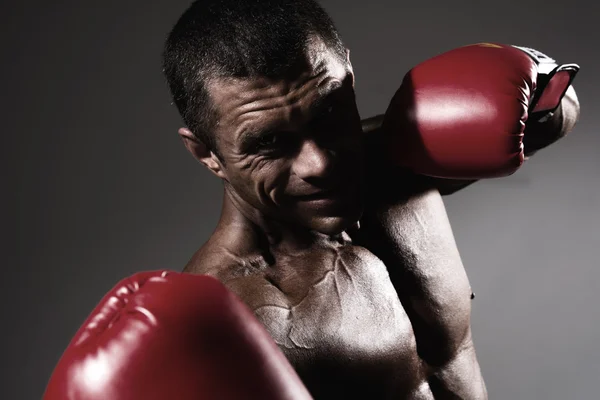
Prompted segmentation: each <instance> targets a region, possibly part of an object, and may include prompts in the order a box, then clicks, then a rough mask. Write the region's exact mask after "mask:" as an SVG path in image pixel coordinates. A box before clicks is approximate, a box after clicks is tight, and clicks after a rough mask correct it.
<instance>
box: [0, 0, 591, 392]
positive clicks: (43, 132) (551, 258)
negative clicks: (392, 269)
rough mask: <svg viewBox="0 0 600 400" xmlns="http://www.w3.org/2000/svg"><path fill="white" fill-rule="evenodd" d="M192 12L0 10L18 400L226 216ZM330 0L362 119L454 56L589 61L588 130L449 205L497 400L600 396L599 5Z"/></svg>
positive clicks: (176, 265) (12, 381)
mask: <svg viewBox="0 0 600 400" xmlns="http://www.w3.org/2000/svg"><path fill="white" fill-rule="evenodd" d="M590 3H591V2H590ZM594 3H596V2H594ZM187 4H188V1H173V0H171V1H162V2H160V1H145V2H143V1H103V2H86V1H54V2H47V1H46V2H42V1H27V2H22V3H20V4H18V5H16V4H9V3H3V4H2V6H0V7H1V8H0V11H2V12H1V13H0V15H1V17H0V18H1V22H2V27H3V28H2V29H3V32H4V33H3V35H2V38H1V39H0V40H1V41H2V53H3V57H2V60H3V62H2V66H1V68H2V74H1V75H0V76H1V77H2V80H3V83H2V94H3V95H2V98H1V101H2V104H1V108H0V109H1V110H2V122H3V126H4V130H5V131H4V135H3V141H4V142H5V143H6V145H4V146H2V150H3V154H4V157H3V158H2V161H3V164H6V165H5V168H3V171H8V174H3V182H4V187H5V188H6V189H5V191H4V195H3V196H2V198H3V202H6V201H8V204H6V205H5V206H4V207H3V209H4V210H6V216H5V218H4V220H5V223H4V224H3V226H5V227H7V228H8V229H7V231H8V232H5V233H6V235H5V240H4V243H5V244H6V248H5V252H6V254H7V255H8V256H7V257H6V258H5V259H6V260H7V264H6V265H5V267H4V270H3V279H2V291H1V293H2V302H1V304H2V307H3V309H2V321H3V322H2V331H3V334H2V336H3V340H2V349H1V350H2V356H1V360H2V363H3V365H2V370H3V373H2V385H1V386H0V390H1V391H2V393H0V397H1V398H3V399H35V398H39V397H40V396H41V394H42V392H43V389H44V387H45V384H46V381H47V379H48V377H49V375H50V373H51V371H52V368H53V367H54V365H55V363H56V362H57V361H58V358H59V357H60V354H61V352H62V351H63V349H64V348H65V346H66V345H67V343H68V341H69V340H70V338H71V336H72V335H73V334H74V332H75V330H76V329H77V327H78V326H79V325H80V324H81V322H82V321H83V319H84V317H85V316H86V315H87V314H88V312H89V311H90V310H91V308H92V307H93V306H94V305H95V304H96V302H97V301H98V300H99V299H100V298H101V296H102V295H103V294H104V292H106V291H107V290H108V289H110V288H111V287H112V285H113V284H114V283H116V282H117V281H118V280H119V279H121V278H123V277H125V276H127V275H129V274H131V273H134V272H136V271H140V270H149V269H159V268H171V269H176V270H179V269H181V268H182V266H183V265H184V263H185V262H186V261H187V260H188V258H189V257H190V256H191V254H192V253H193V252H194V251H195V250H196V248H197V247H198V246H199V245H200V244H202V243H203V241H205V240H206V239H207V238H208V236H209V235H210V233H211V231H212V229H213V227H214V225H215V223H216V220H217V217H218V215H219V210H220V209H219V204H220V197H221V186H220V183H219V182H218V181H217V179H216V178H214V179H213V178H212V177H211V176H209V174H208V172H206V171H205V170H204V169H203V168H202V167H201V166H200V165H199V164H197V163H196V162H195V161H194V160H193V159H192V157H191V156H189V154H188V153H187V152H186V150H185V149H184V147H183V146H182V145H181V143H180V141H179V139H178V137H177V134H176V131H177V128H178V127H179V124H180V120H179V117H178V115H177V113H176V110H175V108H174V107H172V106H171V105H170V99H169V95H168V92H167V88H166V85H165V84H164V82H163V79H162V76H161V71H160V58H159V56H160V52H161V46H162V43H163V38H164V37H165V35H166V33H167V31H168V30H169V29H170V27H171V26H172V24H173V23H174V22H175V20H176V18H177V17H178V16H179V15H180V13H181V12H182V11H183V10H184V8H185V7H186V6H187ZM324 5H325V7H326V8H327V9H328V10H329V11H330V12H331V14H332V16H333V18H334V20H335V21H336V23H337V25H338V27H339V29H340V30H341V32H342V34H343V36H344V38H345V41H346V43H347V45H348V46H349V47H350V48H351V55H352V60H353V63H354V67H355V72H356V75H357V83H356V85H357V95H358V102H359V108H360V111H361V113H362V114H363V116H364V117H367V116H370V115H372V114H375V113H380V112H382V111H383V110H385V108H386V106H387V102H388V100H389V99H390V98H391V96H392V94H393V92H394V91H395V89H396V88H397V86H398V85H399V83H400V81H401V78H402V76H403V75H404V73H405V72H406V71H407V70H408V69H409V68H410V67H411V66H413V65H414V64H416V63H418V62H420V61H422V60H424V59H426V58H428V57H430V56H433V55H435V54H438V53H440V52H442V51H445V50H448V49H450V48H453V47H456V46H461V45H465V44H470V43H476V42H481V41H498V42H505V43H512V44H520V45H526V46H530V47H534V48H537V49H539V50H542V51H545V52H546V53H549V54H550V55H551V56H554V57H555V58H557V59H559V60H561V61H564V62H577V63H579V64H580V65H581V66H582V71H581V73H580V74H579V76H578V77H577V80H576V83H575V87H576V89H577V91H578V94H579V98H580V100H581V103H582V118H581V121H580V123H579V125H578V126H577V127H576V129H575V131H574V132H573V133H572V134H571V135H570V136H569V137H567V138H566V139H564V140H563V141H561V142H560V143H558V144H557V145H555V146H554V147H553V148H551V149H548V150H546V151H543V152H540V153H538V155H536V156H535V157H534V158H533V159H532V160H531V161H530V162H529V163H528V164H527V165H526V166H525V167H524V168H523V169H522V170H520V171H519V172H518V173H517V174H515V175H513V176H512V177H510V178H505V179H497V180H491V181H486V182H481V183H478V184H476V185H474V186H472V187H470V188H467V189H466V190H464V191H463V192H460V193H458V194H455V195H452V196H450V197H447V198H446V203H447V206H448V212H449V215H450V219H451V221H452V223H453V226H454V232H455V235H456V239H457V241H458V244H459V247H460V249H461V254H462V257H463V260H464V263H465V265H466V268H467V270H468V273H469V275H470V279H471V283H472V286H473V288H474V290H475V292H476V295H477V297H476V299H475V301H474V313H473V326H474V334H475V342H476V345H477V348H478V354H479V359H480V362H481V365H482V369H483V373H484V376H485V378H486V381H487V385H488V389H489V393H490V395H491V398H492V399H593V398H598V394H596V387H597V385H598V378H600V373H599V372H600V367H599V363H600V345H599V344H598V341H599V339H600V318H599V313H598V309H597V302H596V298H595V294H596V292H597V290H598V288H599V286H600V284H599V282H600V279H599V278H600V269H599V268H598V266H599V264H598V262H597V260H596V252H597V249H598V248H599V247H600V240H599V239H598V234H597V231H598V228H599V227H600V212H599V208H600V188H599V184H598V179H599V178H598V174H599V173H600V162H599V157H598V151H599V150H600V149H599V147H600V146H599V144H600V138H599V136H598V134H597V132H596V129H595V127H596V125H597V123H596V117H597V115H598V111H597V110H598V101H599V100H598V93H600V87H599V83H598V82H599V81H600V78H599V77H598V71H599V70H600V62H599V55H598V52H597V51H598V43H597V42H595V41H594V40H593V36H595V35H596V34H597V33H598V29H599V28H598V16H599V15H600V13H599V12H598V11H599V10H598V5H597V4H594V5H588V4H587V2H585V1H583V0H581V1H580V0H575V1H570V2H560V3H559V2H557V3H556V4H551V2H548V1H518V0H508V1H503V2H484V1H459V2H448V1H443V0H435V1H427V0H422V1H417V2H400V1H397V0H396V1H351V0H338V1H333V0H329V1H325V2H324Z"/></svg>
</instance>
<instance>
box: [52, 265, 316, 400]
mask: <svg viewBox="0 0 600 400" xmlns="http://www.w3.org/2000/svg"><path fill="white" fill-rule="evenodd" d="M309 398H310V395H309V394H308V392H307V391H306V389H305V388H304V386H303V385H302V383H301V382H300V379H299V378H298V376H297V375H296V374H295V372H294V370H293V369H292V366H291V365H290V364H289V363H288V362H287V360H286V359H285V356H284V355H283V353H281V352H280V351H279V349H278V348H277V346H276V344H275V343H274V342H273V340H272V339H271V337H270V336H269V334H268V333H267V332H266V331H265V330H264V328H263V327H262V325H261V324H260V322H258V320H256V319H255V318H254V315H253V314H252V312H251V311H250V310H249V309H248V308H247V307H246V306H245V305H244V304H242V303H241V302H240V301H239V299H238V298H237V297H236V296H235V295H233V294H232V293H231V292H229V291H228V290H227V289H226V288H225V287H224V286H223V285H222V284H221V283H219V282H218V281H217V280H215V279H213V278H211V277H208V276H199V275H190V274H180V273H176V272H165V271H157V272H144V273H139V274H137V275H134V276H132V277H130V278H128V279H124V280H123V281H121V282H120V283H119V284H117V285H116V286H115V287H114V288H113V289H112V290H111V291H110V292H109V293H108V294H107V295H106V296H105V297H104V298H103V299H102V301H101V302H100V303H99V305H98V306H97V307H96V308H95V309H94V311H93V312H92V314H91V315H90V316H89V318H88V319H87V320H86V321H85V323H84V324H83V326H82V327H81V328H80V329H79V331H78V332H77V334H76V335H75V337H74V338H73V340H72V341H71V343H70V344H69V346H68V348H67V349H66V350H65V352H64V354H63V356H62V358H61V359H60V361H59V363H58V365H57V366H56V368H55V370H54V373H53V375H52V377H51V379H50V383H49V384H48V387H47V389H46V393H45V395H44V400H100V399H102V400H109V399H110V400H142V399H143V400H153V399H156V400H159V399H160V400H165V399H177V400H202V399H226V400H238V399H273V400H274V399H277V400H279V399H281V400H283V399H286V400H291V399H309Z"/></svg>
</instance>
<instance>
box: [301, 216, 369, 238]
mask: <svg viewBox="0 0 600 400" xmlns="http://www.w3.org/2000/svg"><path fill="white" fill-rule="evenodd" d="M359 219H360V214H359V215H356V216H352V217H323V218H316V219H314V220H313V221H312V223H311V224H310V229H311V230H314V231H317V232H319V233H322V234H324V235H330V236H333V235H339V234H340V233H342V232H344V231H346V230H348V229H349V228H350V227H352V226H353V225H354V224H355V223H356V221H358V220H359Z"/></svg>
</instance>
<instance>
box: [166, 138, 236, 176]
mask: <svg viewBox="0 0 600 400" xmlns="http://www.w3.org/2000/svg"><path fill="white" fill-rule="evenodd" d="M177 132H178V133H179V136H180V137H181V140H183V144H184V146H185V148H186V149H188V151H189V152H190V153H191V154H192V156H193V157H194V158H195V159H196V160H198V161H199V162H200V163H202V164H204V166H205V167H206V168H208V169H209V170H210V172H212V173H213V174H215V175H216V176H218V177H219V178H222V179H225V173H224V172H223V165H222V164H221V162H220V160H219V158H218V157H217V156H216V155H215V154H214V153H213V152H212V151H210V150H209V149H208V147H206V145H205V144H204V143H203V142H202V141H201V140H200V139H198V138H197V137H196V136H195V135H194V134H193V133H192V131H190V130H189V129H188V128H179V131H177Z"/></svg>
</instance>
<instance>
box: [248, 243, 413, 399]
mask: <svg viewBox="0 0 600 400" xmlns="http://www.w3.org/2000/svg"><path fill="white" fill-rule="evenodd" d="M278 262H279V263H280V264H279V266H280V268H279V270H281V271H284V272H283V273H281V274H273V275H271V276H268V277H266V278H267V279H268V280H269V281H270V282H271V283H272V284H271V285H270V286H269V289H268V290H265V291H264V296H263V299H262V301H260V302H258V303H256V304H255V305H254V307H253V308H254V312H255V314H256V316H257V318H258V319H259V320H261V322H262V323H263V324H264V325H265V327H266V328H267V330H268V331H269V333H270V334H271V335H272V337H273V338H274V339H275V342H276V343H277V344H278V345H279V347H280V348H281V349H282V351H283V352H284V353H285V354H286V356H287V357H288V359H289V360H290V361H291V362H292V364H294V367H295V368H296V370H297V371H298V373H299V374H300V375H301V377H302V378H303V380H304V381H305V382H306V383H307V385H308V386H309V387H311V386H312V387H313V388H314V387H319V388H321V389H323V388H324V387H328V386H329V387H335V388H336V390H339V388H340V384H341V383H342V382H346V384H345V385H344V387H346V388H352V385H351V384H348V382H349V381H352V379H357V381H358V382H361V386H363V385H364V386H365V387H369V388H370V390H371V391H372V390H373V388H374V387H380V388H381V390H382V391H385V392H387V391H389V392H394V391H396V392H397V389H394V388H395V387H402V388H405V389H406V390H414V389H415V388H416V387H417V386H418V382H419V381H421V380H422V376H421V375H422V374H421V372H420V371H421V361H420V359H419V357H418V355H417V351H416V340H415V335H414V332H413V329H412V326H411V322H410V320H409V318H408V316H407V314H406V312H405V310H404V308H403V306H402V303H401V302H400V299H399V297H398V294H397V292H396V289H395V288H394V285H393V284H392V282H391V281H390V277H389V274H388V271H387V268H386V267H385V265H384V264H383V263H382V262H381V261H380V260H379V259H378V258H377V257H375V256H374V255H373V254H372V253H370V252H369V251H367V250H365V249H364V248H362V247H357V246H351V245H345V246H339V247H330V248H322V249H315V250H313V251H311V252H310V253H305V254H302V255H296V256H295V255H288V256H286V257H285V258H282V259H281V260H279V261H278ZM407 370H409V371H411V374H409V375H407V374H406V372H405V371H407ZM324 381H325V382H327V384H326V385H323V382H324ZM369 381H371V382H369ZM368 383H369V384H368ZM352 390H354V391H355V390H356V388H354V389H352ZM338 395H339V393H338Z"/></svg>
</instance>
